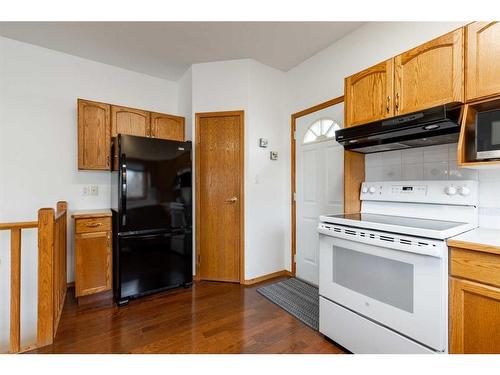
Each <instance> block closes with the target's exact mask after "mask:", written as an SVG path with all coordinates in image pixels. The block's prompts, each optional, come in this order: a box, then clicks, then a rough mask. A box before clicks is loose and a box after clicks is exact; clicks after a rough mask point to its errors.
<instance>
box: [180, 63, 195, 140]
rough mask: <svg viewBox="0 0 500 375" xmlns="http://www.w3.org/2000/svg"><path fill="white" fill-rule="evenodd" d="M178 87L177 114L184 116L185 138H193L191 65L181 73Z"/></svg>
mask: <svg viewBox="0 0 500 375" xmlns="http://www.w3.org/2000/svg"><path fill="white" fill-rule="evenodd" d="M177 87H178V95H177V96H178V112H179V115H181V116H184V117H185V118H186V120H185V126H186V133H185V135H186V140H187V141H190V140H192V139H193V133H192V130H193V127H192V119H193V71H192V69H191V67H190V68H189V69H188V70H187V71H186V72H185V73H184V74H183V76H182V77H181V79H179V81H178V82H177Z"/></svg>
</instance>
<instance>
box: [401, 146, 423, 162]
mask: <svg viewBox="0 0 500 375" xmlns="http://www.w3.org/2000/svg"><path fill="white" fill-rule="evenodd" d="M401 157H402V162H403V164H423V162H424V149H423V148H422V147H419V148H410V149H408V150H403V151H402V152H401Z"/></svg>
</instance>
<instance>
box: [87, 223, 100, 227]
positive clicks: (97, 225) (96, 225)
mask: <svg viewBox="0 0 500 375" xmlns="http://www.w3.org/2000/svg"><path fill="white" fill-rule="evenodd" d="M101 225H102V223H93V224H87V227H88V228H97V227H100V226H101Z"/></svg>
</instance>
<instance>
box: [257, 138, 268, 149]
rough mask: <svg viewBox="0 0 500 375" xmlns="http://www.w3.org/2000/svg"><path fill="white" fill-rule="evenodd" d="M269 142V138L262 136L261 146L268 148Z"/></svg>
mask: <svg viewBox="0 0 500 375" xmlns="http://www.w3.org/2000/svg"><path fill="white" fill-rule="evenodd" d="M267 144H268V141H267V138H260V139H259V146H260V147H262V148H266V147H267Z"/></svg>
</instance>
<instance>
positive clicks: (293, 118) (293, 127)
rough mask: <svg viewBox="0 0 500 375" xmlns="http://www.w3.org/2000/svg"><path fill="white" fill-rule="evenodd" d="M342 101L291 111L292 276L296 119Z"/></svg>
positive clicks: (295, 238)
mask: <svg viewBox="0 0 500 375" xmlns="http://www.w3.org/2000/svg"><path fill="white" fill-rule="evenodd" d="M343 101H344V96H343V95H342V96H338V97H336V98H333V99H330V100H327V101H326V102H323V103H320V104H317V105H315V106H312V107H309V108H306V109H304V110H302V111H300V112H296V113H292V116H291V126H290V146H291V149H290V151H291V152H290V155H291V156H290V157H291V160H290V161H291V163H290V165H291V171H290V172H291V173H290V175H291V196H290V199H291V206H292V209H291V210H292V211H291V219H292V220H291V221H292V238H291V244H292V253H291V266H292V276H293V277H295V276H296V271H297V264H296V263H295V255H296V253H297V211H296V209H297V206H296V202H295V193H296V192H297V181H296V176H295V167H296V155H295V131H296V127H297V126H296V121H297V119H298V118H300V117H302V116H306V115H309V114H311V113H314V112H317V111H321V110H322V109H325V108H328V107H331V106H333V105H335V104H339V103H342V102H343Z"/></svg>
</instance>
